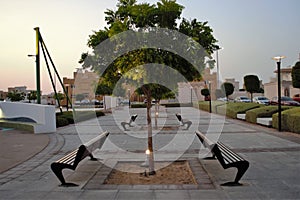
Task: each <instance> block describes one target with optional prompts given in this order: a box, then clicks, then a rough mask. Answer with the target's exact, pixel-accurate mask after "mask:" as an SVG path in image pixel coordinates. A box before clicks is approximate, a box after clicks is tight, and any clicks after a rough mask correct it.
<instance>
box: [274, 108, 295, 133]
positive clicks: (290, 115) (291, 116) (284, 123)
mask: <svg viewBox="0 0 300 200" xmlns="http://www.w3.org/2000/svg"><path fill="white" fill-rule="evenodd" d="M282 110H283V111H282V113H281V130H283V131H291V132H295V133H300V125H299V118H300V108H299V107H297V108H295V107H290V106H284V107H282ZM297 120H298V121H297ZM272 126H273V127H274V128H276V129H278V113H276V114H274V115H273V116H272Z"/></svg>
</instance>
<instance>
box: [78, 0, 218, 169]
mask: <svg viewBox="0 0 300 200" xmlns="http://www.w3.org/2000/svg"><path fill="white" fill-rule="evenodd" d="M183 8H184V7H183V6H181V5H179V4H177V3H176V0H161V1H160V2H158V3H157V4H152V5H151V4H149V3H140V4H138V3H137V2H136V0H119V1H118V3H117V9H116V11H113V10H110V9H108V10H107V11H106V12H105V14H106V16H105V21H106V22H107V25H108V27H105V28H104V29H103V30H99V31H96V32H94V33H93V34H92V35H90V36H89V41H88V46H89V47H90V48H92V49H93V52H92V53H91V54H88V53H83V54H82V56H81V59H80V63H82V66H83V68H91V69H92V70H94V71H96V72H98V74H99V75H100V76H101V79H102V81H103V82H102V83H103V84H106V85H107V86H108V87H111V88H116V85H118V83H119V82H120V81H121V80H122V81H121V82H122V83H124V82H126V84H129V85H133V86H135V87H136V88H140V89H141V90H142V92H143V94H145V96H146V99H147V124H148V150H149V151H150V155H149V174H155V171H154V157H153V144H152V123H151V113H150V108H151V99H152V97H154V96H156V97H157V98H160V95H162V94H163V93H165V92H166V91H165V89H164V88H162V87H160V86H158V85H163V86H165V87H167V88H168V89H169V90H170V91H175V90H176V87H177V83H176V84H175V82H176V81H175V80H176V78H174V77H176V76H178V74H180V75H182V76H183V77H184V78H185V80H188V81H192V80H200V79H201V74H200V73H201V70H203V69H204V67H205V65H206V63H205V62H206V60H208V59H207V57H210V54H212V53H213V51H214V50H216V49H218V48H219V47H218V46H217V45H216V44H215V43H216V42H217V40H216V39H215V38H214V37H213V35H212V29H211V28H210V27H209V26H208V25H207V22H203V23H202V22H199V21H197V20H196V19H193V20H192V21H188V20H186V19H183V20H182V21H179V20H180V18H181V13H182V10H183ZM177 23H179V26H178V24H177ZM170 30H172V31H170ZM124 31H126V34H125V35H124V34H121V33H123V32H124ZM140 33H141V34H140ZM179 33H180V34H181V35H185V36H186V37H187V38H188V39H185V40H181V39H180V36H181V35H180V34H179ZM149 35H150V36H155V37H157V39H160V43H159V44H157V45H156V46H159V45H160V46H163V47H164V49H161V48H159V47H156V46H155V45H154V46H153V45H151V44H152V43H151V38H149V37H147V36H149ZM131 36H134V39H131V40H128V38H131ZM158 36H159V37H160V38H158ZM188 36H189V37H188ZM108 38H109V40H107V39H108ZM124 38H125V39H124ZM162 38H163V39H162ZM126 39H127V40H126ZM105 42H107V43H105ZM174 42H176V45H174ZM103 43H105V44H113V45H112V46H113V48H102V47H101V45H99V44H103ZM199 44H200V45H201V46H202V47H203V49H201V50H203V51H202V52H201V53H200V52H199V46H200V45H199ZM99 46H100V47H99ZM132 46H139V47H140V48H139V49H131V47H132ZM176 48H177V49H180V50H181V51H182V54H183V55H186V54H188V55H191V57H192V59H191V60H192V61H189V60H187V59H185V58H184V57H183V56H182V55H179V54H178V51H176ZM112 58H113V61H111V59H112ZM149 63H156V65H155V66H153V65H152V66H150V65H149ZM164 66H169V67H170V68H172V69H173V71H172V70H169V71H167V70H166V67H164ZM134 69H136V70H134ZM137 69H138V70H137ZM120 74H122V76H120ZM157 80H160V81H161V82H163V84H162V83H158V81H157ZM121 85H122V84H119V87H121ZM114 90H115V89H114ZM173 93H174V92H173Z"/></svg>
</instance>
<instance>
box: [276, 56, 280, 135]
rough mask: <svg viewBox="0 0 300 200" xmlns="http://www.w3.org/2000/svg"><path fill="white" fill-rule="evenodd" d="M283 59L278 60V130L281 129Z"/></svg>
mask: <svg viewBox="0 0 300 200" xmlns="http://www.w3.org/2000/svg"><path fill="white" fill-rule="evenodd" d="M280 64H281V60H278V61H277V73H278V74H277V76H278V77H277V79H278V88H277V89H278V131H281V77H280V76H281V75H280Z"/></svg>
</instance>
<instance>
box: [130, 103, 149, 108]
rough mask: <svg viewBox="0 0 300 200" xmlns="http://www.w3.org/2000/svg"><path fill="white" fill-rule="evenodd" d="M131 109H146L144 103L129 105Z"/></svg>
mask: <svg viewBox="0 0 300 200" xmlns="http://www.w3.org/2000/svg"><path fill="white" fill-rule="evenodd" d="M131 108H147V104H145V103H139V104H131Z"/></svg>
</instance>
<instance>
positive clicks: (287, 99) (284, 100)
mask: <svg viewBox="0 0 300 200" xmlns="http://www.w3.org/2000/svg"><path fill="white" fill-rule="evenodd" d="M270 104H271V105H278V97H273V98H272V100H271V101H270ZM281 105H285V106H300V103H299V102H297V101H294V100H293V99H292V98H291V97H286V96H284V97H281Z"/></svg>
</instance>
